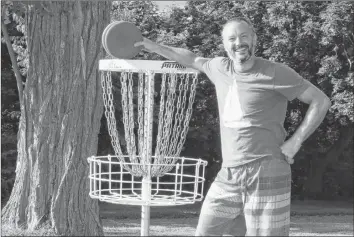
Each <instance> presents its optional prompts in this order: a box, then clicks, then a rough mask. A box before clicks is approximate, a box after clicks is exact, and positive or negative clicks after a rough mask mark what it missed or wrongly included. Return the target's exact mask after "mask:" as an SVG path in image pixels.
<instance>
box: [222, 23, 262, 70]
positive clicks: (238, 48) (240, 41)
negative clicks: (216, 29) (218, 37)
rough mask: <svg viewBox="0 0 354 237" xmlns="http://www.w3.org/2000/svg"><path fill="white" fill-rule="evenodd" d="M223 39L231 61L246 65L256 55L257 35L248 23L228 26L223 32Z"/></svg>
mask: <svg viewBox="0 0 354 237" xmlns="http://www.w3.org/2000/svg"><path fill="white" fill-rule="evenodd" d="M222 38H223V43H224V48H225V50H226V52H227V54H228V56H229V57H230V59H232V60H234V61H236V62H238V63H244V62H246V61H247V60H248V59H250V57H251V56H252V55H253V54H254V46H255V43H256V35H255V34H254V33H253V31H252V28H251V27H250V26H249V25H248V24H247V23H246V22H244V21H241V22H231V23H229V24H227V25H226V26H225V28H224V30H223V32H222Z"/></svg>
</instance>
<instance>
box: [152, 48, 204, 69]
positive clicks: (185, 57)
mask: <svg viewBox="0 0 354 237" xmlns="http://www.w3.org/2000/svg"><path fill="white" fill-rule="evenodd" d="M153 52H154V53H157V54H160V55H161V56H163V57H165V58H168V59H170V60H173V61H176V62H178V63H180V64H182V65H184V66H187V67H191V66H192V65H193V63H194V61H195V59H196V57H197V55H195V54H194V53H193V52H191V51H189V50H187V49H182V48H175V47H170V46H165V45H159V44H156V48H155V49H154V50H153Z"/></svg>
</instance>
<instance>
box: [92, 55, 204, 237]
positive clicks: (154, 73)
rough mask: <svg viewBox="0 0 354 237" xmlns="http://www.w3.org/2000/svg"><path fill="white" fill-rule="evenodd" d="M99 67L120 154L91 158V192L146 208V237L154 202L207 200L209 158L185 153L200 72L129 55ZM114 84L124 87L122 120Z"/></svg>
mask: <svg viewBox="0 0 354 237" xmlns="http://www.w3.org/2000/svg"><path fill="white" fill-rule="evenodd" d="M99 70H100V71H101V83H102V88H103V99H104V107H105V116H106V120H107V127H108V131H109V135H110V138H111V144H112V147H113V149H114V152H115V154H114V155H107V156H92V157H89V158H88V162H89V166H90V174H89V179H90V196H91V197H92V198H97V199H99V200H100V201H104V202H109V203H114V204H125V205H140V206H142V215H141V235H142V236H146V235H148V234H149V225H150V206H175V205H185V204H193V203H194V202H196V201H200V200H202V198H203V188H204V181H205V179H204V173H205V166H206V165H207V162H206V161H203V160H201V159H197V158H186V157H180V152H181V151H182V148H183V144H184V142H185V139H186V135H187V131H188V127H189V120H190V118H191V114H192V105H193V102H194V98H195V93H196V84H197V76H198V73H197V71H196V70H194V69H190V68H186V67H184V66H182V65H180V64H178V63H176V62H169V61H151V60H125V59H103V60H100V62H99ZM112 78H113V80H115V79H116V81H117V83H116V81H115V83H114V84H113V83H112ZM155 82H158V83H155ZM116 84H117V85H116ZM155 87H156V88H155ZM113 88H115V89H116V88H118V91H120V93H119V95H118V96H117V97H118V98H119V99H118V100H120V101H121V107H120V108H121V118H122V119H121V120H116V119H115V111H116V107H115V105H114V102H113V97H114V96H113V94H114V90H113ZM157 88H158V89H157ZM115 91H116V90H115ZM154 107H156V108H157V109H158V110H156V112H155V113H154ZM117 108H118V106H117ZM154 118H155V119H154ZM119 121H122V122H121V123H122V126H120V127H122V129H121V130H122V131H118V129H117V127H119V126H117V124H118V122H119ZM123 127H124V129H123ZM123 130H124V131H123ZM123 134H124V135H123Z"/></svg>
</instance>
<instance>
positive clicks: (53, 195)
mask: <svg viewBox="0 0 354 237" xmlns="http://www.w3.org/2000/svg"><path fill="white" fill-rule="evenodd" d="M110 7H111V4H110V2H103V1H99V2H98V1H97V2H96V1H85V2H81V1H55V2H47V1H45V2H44V1H43V2H41V3H40V4H38V3H37V4H35V6H33V7H32V8H31V9H30V11H29V25H28V49H29V70H28V78H27V81H26V85H25V89H24V98H23V99H24V103H23V104H21V118H20V124H19V132H18V162H17V167H16V180H15V184H14V187H13V190H12V193H11V196H10V199H9V201H8V202H7V204H6V206H5V207H4V209H3V211H2V222H3V224H4V223H7V224H10V225H14V226H15V227H25V228H28V229H30V230H33V229H36V228H39V227H40V226H42V224H46V226H47V225H49V226H50V227H51V228H53V230H54V231H55V232H56V233H57V234H60V235H76V236H93V235H103V229H102V224H101V220H100V218H99V207H98V202H97V200H93V199H91V198H90V197H89V195H88V191H89V182H88V178H87V177H88V171H89V170H88V162H87V158H88V157H89V156H91V155H95V154H96V153H97V140H98V133H99V128H100V119H101V116H102V113H103V102H102V91H101V86H100V77H99V72H98V60H99V59H100V58H103V56H104V55H103V50H102V47H101V35H102V32H103V30H104V27H105V26H106V25H107V24H108V23H109V20H110Z"/></svg>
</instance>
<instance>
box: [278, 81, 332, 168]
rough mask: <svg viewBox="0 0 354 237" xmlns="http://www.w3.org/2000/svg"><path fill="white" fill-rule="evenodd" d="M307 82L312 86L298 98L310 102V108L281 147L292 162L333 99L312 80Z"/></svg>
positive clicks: (321, 119) (319, 122)
mask: <svg viewBox="0 0 354 237" xmlns="http://www.w3.org/2000/svg"><path fill="white" fill-rule="evenodd" d="M306 83H309V84H310V86H309V87H308V88H307V89H306V90H305V91H304V92H303V93H302V94H300V95H299V96H298V97H297V98H298V99H299V100H300V101H302V102H304V103H306V104H309V108H308V110H307V112H306V115H305V118H304V120H303V121H302V122H301V124H300V126H299V127H298V128H297V130H296V131H295V133H294V134H293V135H292V136H291V137H290V138H289V139H288V140H287V141H285V143H284V144H283V145H282V147H281V149H282V151H283V153H284V154H285V156H286V157H287V160H288V162H289V163H290V164H292V163H293V162H294V161H293V157H294V156H295V154H296V153H297V152H298V151H299V149H300V147H301V144H302V143H303V142H304V141H305V140H306V139H307V138H308V137H309V136H310V135H311V134H312V133H313V132H314V131H315V130H316V129H317V128H318V126H319V125H320V124H321V122H322V121H323V119H324V117H325V116H326V114H327V111H328V109H329V108H330V107H331V100H330V99H329V98H328V97H327V96H326V95H325V94H324V93H323V92H322V91H321V90H319V89H318V88H317V87H316V86H314V85H312V84H311V83H310V82H306Z"/></svg>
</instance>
